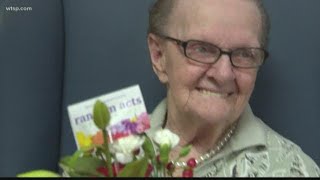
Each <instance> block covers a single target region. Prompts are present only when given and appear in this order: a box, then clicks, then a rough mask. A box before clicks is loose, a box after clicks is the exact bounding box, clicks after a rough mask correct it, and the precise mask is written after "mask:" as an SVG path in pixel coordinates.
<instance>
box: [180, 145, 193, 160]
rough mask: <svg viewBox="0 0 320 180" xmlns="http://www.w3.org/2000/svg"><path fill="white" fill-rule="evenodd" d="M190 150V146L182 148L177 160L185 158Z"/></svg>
mask: <svg viewBox="0 0 320 180" xmlns="http://www.w3.org/2000/svg"><path fill="white" fill-rule="evenodd" d="M190 150H191V145H188V146H185V147H183V148H182V149H181V151H180V154H179V158H181V157H185V156H187V155H188V154H189V152H190Z"/></svg>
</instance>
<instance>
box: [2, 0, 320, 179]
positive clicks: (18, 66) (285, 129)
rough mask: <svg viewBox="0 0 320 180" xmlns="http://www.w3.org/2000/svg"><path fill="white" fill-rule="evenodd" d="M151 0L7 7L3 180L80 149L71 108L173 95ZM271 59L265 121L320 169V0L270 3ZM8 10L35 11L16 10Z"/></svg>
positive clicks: (257, 99)
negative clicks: (152, 47)
mask: <svg viewBox="0 0 320 180" xmlns="http://www.w3.org/2000/svg"><path fill="white" fill-rule="evenodd" d="M151 2H152V1H150V0H139V1H132V0H108V1H106V0H95V1H89V0H73V1H72V0H61V1H60V0H45V1H44V0H10V1H8V0H6V1H0V122H1V125H0V142H1V148H0V158H1V161H0V167H1V168H0V176H15V175H16V174H17V173H18V172H22V171H26V170H30V169H38V168H45V169H51V170H58V167H57V163H58V160H59V157H61V156H64V155H69V154H71V153H72V152H73V151H74V150H75V149H76V145H75V142H74V137H73V134H72V131H71V127H70V123H69V119H68V114H67V109H66V107H67V105H69V104H73V103H75V102H79V101H82V100H85V99H87V98H91V97H94V96H97V95H100V94H104V93H107V92H109V91H113V90H116V89H119V88H122V87H126V86H129V85H132V84H140V86H141V90H142V93H143V94H144V98H145V101H146V104H147V109H148V111H149V112H151V111H152V109H153V108H154V107H155V105H156V104H157V103H158V101H160V100H161V99H162V97H164V95H165V89H164V87H163V86H162V85H161V84H160V83H159V82H158V80H157V78H156V76H155V75H154V74H153V72H152V68H151V64H150V61H149V55H148V51H147V46H146V29H147V14H148V7H149V5H150V4H151ZM265 4H266V6H267V10H268V12H269V13H270V16H271V21H272V30H271V41H270V48H269V51H270V53H271V56H270V58H269V59H268V61H267V62H266V64H265V66H264V67H262V69H261V71H260V74H259V76H258V80H257V84H256V89H255V91H254V94H253V97H252V99H251V104H252V106H253V107H252V108H253V110H254V112H255V114H256V115H258V116H259V117H261V118H262V119H263V120H264V121H265V122H266V123H267V124H268V125H270V126H271V127H272V128H273V129H275V130H276V131H278V132H279V133H280V134H282V135H284V136H285V137H287V138H289V139H291V140H292V141H293V142H295V143H296V144H298V145H300V146H301V148H302V149H303V150H304V151H305V152H306V153H307V154H309V155H310V156H311V157H312V158H313V159H314V160H315V161H316V162H317V163H318V164H320V143H319V141H318V139H320V134H319V133H318V130H319V129H320V122H319V121H318V119H319V117H320V101H319V100H320V95H319V93H318V92H320V81H319V80H318V77H320V71H319V70H318V68H319V67H320V60H319V55H318V54H317V53H318V52H319V51H320V46H319V45H318V42H320V33H319V32H320V21H318V20H316V19H318V18H319V17H320V11H319V10H318V9H319V8H318V7H320V1H319V0H308V1H301V0H281V1H275V0H274V1H272V0H268V1H265ZM5 6H31V7H32V8H33V9H32V11H28V12H8V11H5V9H4V7H5Z"/></svg>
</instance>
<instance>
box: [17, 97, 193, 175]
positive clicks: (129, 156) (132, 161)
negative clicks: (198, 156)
mask: <svg viewBox="0 0 320 180" xmlns="http://www.w3.org/2000/svg"><path fill="white" fill-rule="evenodd" d="M110 119H111V116H110V112H109V110H108V108H107V106H106V105H105V104H104V103H103V102H101V101H99V100H97V101H96V102H95V104H94V108H93V120H94V124H95V125H96V126H97V128H99V130H101V132H102V133H100V134H101V135H102V140H101V141H99V142H100V143H96V144H90V143H89V144H88V145H84V146H82V147H81V148H80V149H79V150H77V151H76V152H74V153H73V155H71V156H66V157H63V158H62V159H61V160H60V162H59V166H60V167H61V169H62V170H63V174H62V175H60V174H57V173H55V172H51V171H47V170H33V171H29V172H25V173H21V174H19V175H18V177H61V176H63V177H172V176H173V173H174V172H175V166H174V163H173V162H172V161H170V160H169V154H170V151H171V150H172V148H173V147H175V146H176V145H177V144H178V143H179V140H180V139H179V137H178V136H177V135H176V134H174V133H172V132H170V131H169V130H168V129H161V130H159V131H157V132H156V133H155V136H154V138H153V139H151V138H149V137H148V136H147V135H146V134H145V133H142V134H133V135H129V136H126V137H122V138H119V139H117V140H116V141H111V140H110V138H109V136H108V130H107V127H108V126H109V123H110ZM190 148H191V147H190V146H186V147H184V148H182V149H181V151H180V153H179V157H178V158H177V159H175V161H178V160H179V159H180V158H182V157H185V156H187V155H188V153H189V152H190ZM192 162H194V159H190V160H189V161H188V166H186V167H185V169H184V171H183V173H182V174H181V176H182V177H192V176H193V168H194V167H195V164H196V163H192Z"/></svg>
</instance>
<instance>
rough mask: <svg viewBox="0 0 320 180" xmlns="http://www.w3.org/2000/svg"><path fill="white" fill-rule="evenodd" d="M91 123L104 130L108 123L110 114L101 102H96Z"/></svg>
mask: <svg viewBox="0 0 320 180" xmlns="http://www.w3.org/2000/svg"><path fill="white" fill-rule="evenodd" d="M93 121H94V123H95V125H96V126H97V127H98V128H99V129H101V130H105V129H106V127H107V126H108V125H109V122H110V112H109V109H108V107H107V106H106V105H105V104H104V103H103V102H101V101H99V100H97V101H96V103H95V104H94V108H93Z"/></svg>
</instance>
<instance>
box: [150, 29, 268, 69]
mask: <svg viewBox="0 0 320 180" xmlns="http://www.w3.org/2000/svg"><path fill="white" fill-rule="evenodd" d="M156 35H157V36H159V37H161V38H163V39H167V40H171V41H174V42H176V43H177V45H179V46H181V47H182V48H183V52H184V56H185V57H187V58H189V59H191V60H193V61H196V62H199V63H202V64H214V63H216V62H218V61H219V59H220V58H221V56H222V55H224V54H225V55H228V57H229V59H230V62H231V64H232V66H233V67H236V68H241V69H255V68H259V67H261V66H262V65H263V64H264V63H265V61H266V59H267V58H268V56H269V52H268V51H267V50H265V49H263V48H258V47H243V48H237V49H233V50H231V51H224V50H222V49H221V48H220V47H218V46H217V45H214V44H212V43H208V42H205V41H200V40H192V39H191V40H187V41H182V40H179V39H176V38H173V37H170V36H166V35H159V34H156ZM191 41H195V42H201V43H205V44H209V45H210V46H213V47H215V48H217V49H218V50H219V52H220V53H219V56H217V59H216V60H215V61H214V62H208V63H207V62H202V61H199V60H196V59H194V58H191V57H189V56H188V55H187V46H188V43H189V42H191ZM239 49H258V50H261V51H262V52H263V53H264V58H263V59H262V63H261V64H260V65H257V66H252V67H241V66H237V65H234V63H233V61H232V54H233V53H234V52H235V51H236V50H239Z"/></svg>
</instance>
